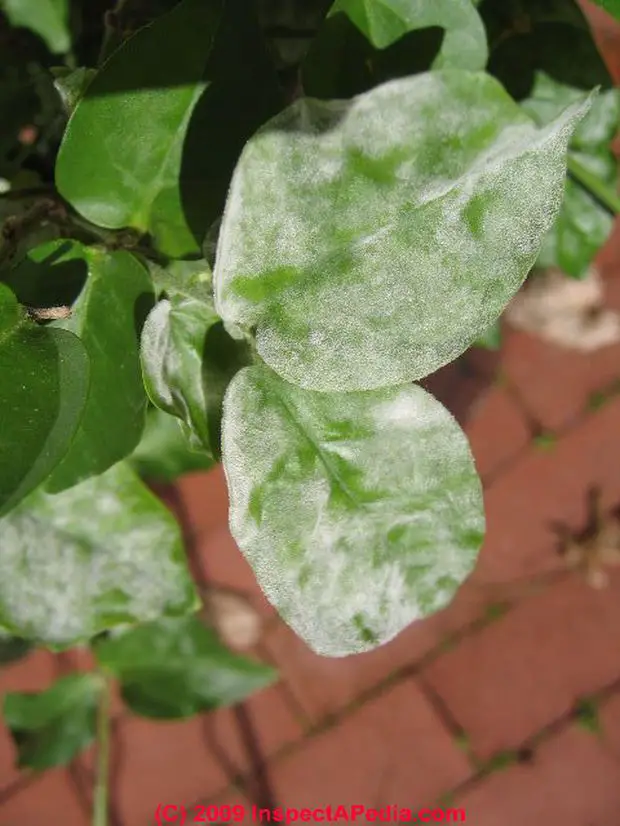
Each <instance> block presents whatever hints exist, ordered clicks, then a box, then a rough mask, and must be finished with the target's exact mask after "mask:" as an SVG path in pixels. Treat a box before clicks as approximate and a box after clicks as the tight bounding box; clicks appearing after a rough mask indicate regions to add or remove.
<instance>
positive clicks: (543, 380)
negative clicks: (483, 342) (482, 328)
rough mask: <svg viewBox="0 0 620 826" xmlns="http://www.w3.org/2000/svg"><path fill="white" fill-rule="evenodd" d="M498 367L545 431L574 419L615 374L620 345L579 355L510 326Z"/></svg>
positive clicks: (618, 372)
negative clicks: (500, 366) (500, 364)
mask: <svg viewBox="0 0 620 826" xmlns="http://www.w3.org/2000/svg"><path fill="white" fill-rule="evenodd" d="M502 369H503V371H504V373H505V375H506V376H507V378H508V380H509V381H510V382H511V384H512V385H513V387H514V388H515V391H516V392H517V394H518V395H519V397H520V399H521V400H522V402H523V405H524V406H525V408H526V409H527V411H528V412H529V414H530V415H531V416H532V418H533V419H534V420H535V421H536V422H537V423H538V424H539V425H540V426H541V427H542V428H543V429H544V430H551V431H555V432H557V431H561V430H563V429H565V428H566V427H568V426H569V425H571V424H573V423H574V422H575V421H576V419H578V417H579V416H580V414H582V413H583V411H584V410H585V409H586V407H587V404H588V400H589V399H590V397H591V396H592V394H593V393H594V392H595V391H599V390H603V389H605V388H607V387H608V386H609V385H610V384H612V383H613V382H614V381H615V380H616V379H617V378H618V376H619V375H620V344H614V345H611V346H609V347H604V348H602V349H601V350H598V351H597V352H595V353H592V354H583V353H578V352H574V351H571V350H565V349H562V348H560V347H556V346H554V345H552V344H548V343H546V342H545V341H543V340H542V339H540V338H537V337H536V336H533V335H530V334H528V333H524V332H521V331H519V330H510V331H509V332H508V333H507V334H506V338H505V344H504V347H503V351H502Z"/></svg>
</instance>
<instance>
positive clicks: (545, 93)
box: [522, 73, 620, 278]
mask: <svg viewBox="0 0 620 826" xmlns="http://www.w3.org/2000/svg"><path fill="white" fill-rule="evenodd" d="M580 95H581V93H580V92H579V91H578V90H577V89H572V88H570V87H568V86H563V85H561V84H559V83H556V82H555V81H554V80H553V79H552V78H550V77H548V76H546V75H543V74H542V73H540V74H538V75H537V77H536V83H535V85H534V89H533V92H532V96H531V97H530V98H528V99H527V100H525V101H523V103H522V106H523V108H524V109H525V111H526V112H527V113H528V115H530V117H532V118H533V119H534V120H536V121H537V122H538V123H540V124H546V123H549V122H550V121H552V120H553V119H554V118H555V117H557V116H558V114H559V113H560V112H561V111H562V110H563V109H564V108H565V107H566V106H568V105H570V104H571V103H574V102H575V101H577V100H579V98H580ZM619 126H620V93H619V92H618V90H617V89H609V90H608V91H605V92H601V93H599V95H598V96H597V97H596V99H595V100H594V101H593V103H592V107H591V109H590V111H589V112H588V114H587V115H586V116H585V117H584V119H583V120H582V121H581V123H580V124H579V125H578V126H577V128H576V130H575V132H574V134H573V137H572V138H571V141H570V144H569V151H570V152H571V154H574V155H575V156H576V158H577V159H578V160H579V162H580V163H582V164H583V165H584V166H585V167H586V168H587V169H589V170H591V171H592V172H593V173H594V174H595V175H596V176H597V177H598V178H600V180H601V181H605V182H606V183H607V184H609V186H610V188H611V189H613V188H614V187H615V184H616V181H617V179H618V165H617V162H616V159H615V157H614V154H613V152H612V151H611V149H610V144H611V141H612V140H613V138H614V136H615V135H616V133H617V131H618V127H619ZM613 222H614V219H613V215H612V214H611V213H610V212H609V210H608V209H606V208H605V207H604V206H603V205H602V204H601V203H600V202H599V201H598V200H597V199H596V198H595V197H594V196H593V195H591V194H590V193H589V192H588V190H586V189H585V188H584V187H583V186H581V185H580V184H578V183H576V182H575V181H573V180H572V179H571V178H570V177H568V178H567V179H566V184H565V194H564V200H563V201H562V207H561V209H560V213H559V215H558V217H557V219H556V221H555V223H554V225H553V227H552V228H551V230H550V232H549V233H548V234H547V235H546V236H545V239H544V242H543V246H542V248H541V251H540V255H539V258H538V261H537V265H538V266H539V267H551V266H555V267H559V268H560V269H561V270H562V271H563V272H565V273H566V274H567V275H570V276H572V277H573V278H581V277H583V276H584V275H585V274H586V272H587V270H588V267H589V266H590V264H591V263H592V261H593V259H594V257H595V255H596V254H597V252H598V251H599V249H600V248H601V247H602V246H603V245H604V244H605V242H606V241H607V239H608V238H609V235H610V233H611V230H612V228H613Z"/></svg>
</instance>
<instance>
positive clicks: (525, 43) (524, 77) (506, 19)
mask: <svg viewBox="0 0 620 826" xmlns="http://www.w3.org/2000/svg"><path fill="white" fill-rule="evenodd" d="M478 10H479V13H480V15H481V16H482V19H483V20H484V22H485V25H486V28H487V34H488V38H489V50H490V58H489V64H488V66H487V71H489V72H490V73H491V74H492V75H495V77H497V78H498V79H499V80H500V81H501V83H502V84H503V86H504V87H505V88H506V90H507V91H508V92H509V93H510V94H511V95H512V96H513V97H514V98H515V99H516V100H523V99H524V98H526V97H528V96H529V95H531V94H532V90H533V88H534V82H535V79H536V73H537V72H544V73H545V74H547V75H549V76H550V77H551V78H553V79H554V80H555V81H556V82H558V83H562V84H565V85H567V86H573V87H575V88H577V89H592V87H594V86H602V87H604V88H608V87H610V86H611V85H612V81H611V77H610V75H609V71H608V69H607V67H606V66H605V63H604V61H603V59H602V57H601V55H600V54H599V51H598V48H597V46H596V43H595V41H594V38H593V37H592V32H591V30H590V26H589V25H588V21H587V20H586V18H585V16H584V14H583V12H582V11H581V9H580V8H579V5H578V4H577V2H575V0H483V2H482V3H480V5H479V7H478Z"/></svg>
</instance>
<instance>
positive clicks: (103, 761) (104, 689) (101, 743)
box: [92, 674, 110, 826]
mask: <svg viewBox="0 0 620 826" xmlns="http://www.w3.org/2000/svg"><path fill="white" fill-rule="evenodd" d="M101 679H102V686H101V697H100V698H99V708H98V710H97V769H96V776H95V792H94V797H93V819H92V826H108V769H109V761H110V678H109V677H108V676H107V675H106V674H102V675H101Z"/></svg>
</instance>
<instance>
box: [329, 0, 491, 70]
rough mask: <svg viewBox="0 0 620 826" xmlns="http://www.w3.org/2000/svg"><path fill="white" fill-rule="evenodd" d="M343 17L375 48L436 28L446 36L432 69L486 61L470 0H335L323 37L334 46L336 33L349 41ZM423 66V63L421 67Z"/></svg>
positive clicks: (482, 34)
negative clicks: (410, 34)
mask: <svg viewBox="0 0 620 826" xmlns="http://www.w3.org/2000/svg"><path fill="white" fill-rule="evenodd" d="M342 16H346V17H347V18H348V19H349V20H350V21H351V22H352V23H353V24H354V25H355V26H356V27H357V29H358V30H359V31H360V32H361V33H362V34H363V35H364V36H365V37H366V39H367V40H368V41H369V42H370V44H371V45H372V46H374V47H375V49H379V50H381V49H386V48H387V47H389V46H392V45H393V44H394V43H396V42H397V41H398V40H400V39H401V38H403V37H404V36H405V35H407V34H408V33H410V32H412V31H414V30H418V29H428V28H431V27H440V28H442V29H444V30H445V36H444V38H443V42H442V44H441V48H440V49H439V53H438V54H437V57H436V58H435V60H434V62H433V68H436V69H439V68H455V69H456V68H458V69H469V70H473V71H475V70H478V69H483V68H484V66H485V64H486V61H487V41H486V34H485V31H484V26H483V24H482V20H481V19H480V16H479V15H478V13H477V11H476V9H475V8H474V6H473V5H472V3H471V0H422V2H417V3H411V2H409V0H336V2H335V3H334V5H333V6H332V7H331V9H330V11H329V14H328V16H327V20H326V21H325V24H324V27H323V30H322V31H321V32H319V35H318V41H319V47H318V48H319V50H321V51H323V52H325V49H324V48H322V47H321V46H320V41H321V39H322V38H326V40H331V41H332V42H333V44H334V46H335V45H336V42H337V40H336V39H335V38H334V33H335V32H336V31H340V33H341V34H342V35H344V42H347V41H348V40H349V36H348V35H347V34H346V28H344V27H343V26H342V23H341V22H338V21H337V19H338V18H339V17H340V18H342ZM424 68H427V67H424Z"/></svg>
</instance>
